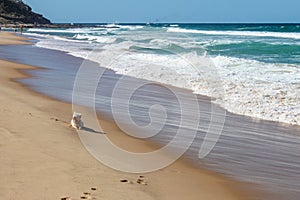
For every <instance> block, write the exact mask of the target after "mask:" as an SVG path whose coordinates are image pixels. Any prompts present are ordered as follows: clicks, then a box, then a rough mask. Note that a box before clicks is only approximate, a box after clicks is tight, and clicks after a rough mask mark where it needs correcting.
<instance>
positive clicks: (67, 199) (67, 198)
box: [60, 197, 71, 200]
mask: <svg viewBox="0 0 300 200" xmlns="http://www.w3.org/2000/svg"><path fill="white" fill-rule="evenodd" d="M60 200H71V198H70V197H62V198H60Z"/></svg>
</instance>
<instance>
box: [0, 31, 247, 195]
mask: <svg viewBox="0 0 300 200" xmlns="http://www.w3.org/2000/svg"><path fill="white" fill-rule="evenodd" d="M0 38H1V39H0V41H1V44H5V45H7V44H26V43H27V42H26V41H24V39H21V38H18V37H15V36H14V35H12V34H8V33H0ZM0 67H1V74H0V84H1V96H0V103H1V105H2V106H1V108H0V109H1V110H0V138H1V139H0V151H1V156H0V163H1V165H0V173H1V174H0V176H1V179H0V196H1V199H61V198H62V197H71V198H72V199H80V198H81V196H87V197H88V198H90V197H94V199H205V200H207V199H232V200H234V199H245V198H247V196H244V194H245V193H244V192H245V191H243V192H241V191H237V190H235V188H236V187H235V186H236V182H233V181H231V180H228V179H225V178H223V177H221V176H220V175H217V174H215V173H212V172H208V171H206V170H200V169H198V168H195V167H194V166H192V165H189V164H188V163H186V162H183V161H182V160H179V161H177V162H175V163H174V164H173V165H171V166H169V167H167V168H164V169H163V170H159V171H156V172H153V173H147V174H128V173H122V172H118V171H115V170H112V169H110V168H108V167H106V166H104V165H102V164H101V163H100V162H99V161H97V160H95V159H94V158H93V157H92V156H91V155H90V154H89V153H88V152H87V151H86V149H85V148H84V146H83V145H82V144H81V141H80V139H79V137H78V134H77V132H76V130H74V129H72V128H70V126H69V120H70V118H71V115H72V108H71V105H70V104H68V103H64V102H60V101H57V100H54V99H51V98H49V97H46V96H44V95H41V94H38V93H36V92H33V91H31V90H30V89H28V88H26V87H24V86H23V85H21V84H19V83H17V82H15V79H18V78H25V77H26V76H27V75H25V74H24V73H22V72H21V71H20V70H24V69H36V68H35V67H33V66H28V65H23V64H17V63H13V62H8V61H0ZM102 124H104V130H105V133H106V134H108V135H114V140H116V141H117V140H118V137H120V139H119V140H124V139H125V137H126V136H124V134H123V133H122V132H121V131H120V130H119V129H118V128H117V127H116V126H115V124H113V123H111V122H109V121H103V122H102ZM122 144H123V145H124V142H123V143H122ZM132 146H135V148H134V149H132V150H134V151H135V150H136V151H144V150H146V151H151V150H152V149H153V148H154V146H152V145H150V144H149V143H148V142H147V141H140V140H139V141H138V142H137V141H135V140H131V139H129V140H128V147H132ZM140 176H144V177H143V178H142V179H143V183H147V184H141V183H137V180H138V179H140ZM121 180H127V182H126V181H125V182H121ZM84 192H86V194H83V193H84ZM83 198H84V197H83Z"/></svg>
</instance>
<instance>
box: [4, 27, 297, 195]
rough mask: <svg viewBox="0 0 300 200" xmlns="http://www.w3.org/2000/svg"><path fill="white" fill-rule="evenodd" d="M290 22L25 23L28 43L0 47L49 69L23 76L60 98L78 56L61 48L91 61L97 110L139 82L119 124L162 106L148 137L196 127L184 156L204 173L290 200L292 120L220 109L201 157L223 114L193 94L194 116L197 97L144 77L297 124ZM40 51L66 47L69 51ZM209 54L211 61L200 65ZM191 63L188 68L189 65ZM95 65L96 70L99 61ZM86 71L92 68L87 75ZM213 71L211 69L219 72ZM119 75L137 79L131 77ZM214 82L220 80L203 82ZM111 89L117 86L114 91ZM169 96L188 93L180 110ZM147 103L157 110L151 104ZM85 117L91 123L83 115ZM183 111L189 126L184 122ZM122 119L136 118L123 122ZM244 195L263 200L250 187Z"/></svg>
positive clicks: (147, 120) (141, 121)
mask: <svg viewBox="0 0 300 200" xmlns="http://www.w3.org/2000/svg"><path fill="white" fill-rule="evenodd" d="M286 26H288V28H287V27H286ZM283 29H286V30H285V31H284V30H283ZM294 29H295V30H296V29H297V25H284V26H283V25H272V26H270V25H268V26H265V27H264V26H262V25H172V26H171V25H151V26H150V25H143V24H139V25H109V26H103V25H101V27H85V28H72V29H29V30H27V32H26V33H25V34H28V35H30V36H31V37H33V38H36V39H37V43H36V44H34V46H28V45H25V46H21V47H20V46H18V47H14V46H5V47H1V51H0V55H1V57H4V58H6V59H10V60H13V61H15V62H21V63H26V64H31V65H37V66H43V67H45V68H46V69H48V70H36V71H32V72H30V73H31V74H32V75H34V77H35V78H33V79H26V80H22V82H23V83H25V84H27V85H29V86H30V87H31V88H34V89H35V90H37V91H39V92H42V93H44V94H47V95H50V96H52V97H54V98H59V99H63V100H66V101H72V92H73V91H72V89H73V84H74V79H75V76H76V73H77V70H78V68H79V67H80V65H81V63H82V59H80V58H75V57H73V56H70V55H67V54H71V55H74V56H77V57H81V58H85V59H87V60H94V61H96V62H97V63H99V64H100V65H101V66H103V67H104V68H101V70H103V71H105V72H104V75H103V76H102V77H101V79H99V86H98V88H97V92H96V96H95V97H96V98H95V99H96V107H97V109H99V111H101V112H100V113H101V114H104V115H105V116H110V117H115V115H113V113H112V105H113V103H114V102H115V101H117V103H116V104H115V105H116V106H124V104H125V106H126V104H127V103H128V102H127V100H128V99H126V94H127V93H128V92H130V90H131V89H132V88H134V87H135V86H136V84H138V85H139V86H141V87H139V88H138V89H136V90H135V92H134V93H133V95H132V97H131V98H130V101H129V103H130V108H129V109H130V112H129V114H130V116H125V117H124V116H123V114H126V113H125V112H121V113H117V116H118V115H120V116H121V119H120V120H119V121H118V122H120V123H123V124H126V125H127V126H131V125H132V127H136V125H138V126H140V127H139V128H141V127H143V126H145V125H148V124H151V121H152V118H153V117H157V118H158V119H159V120H157V121H158V122H164V121H163V120H165V119H164V116H160V115H159V116H156V115H155V112H154V111H157V109H161V110H164V109H165V111H166V113H167V116H166V123H165V124H164V125H165V126H164V127H163V128H162V130H161V131H160V132H159V133H158V134H157V135H156V136H155V137H154V138H153V139H154V140H155V141H157V142H159V143H162V144H167V143H169V142H170V140H171V139H172V138H174V134H175V133H176V132H177V129H178V127H182V128H183V129H184V131H185V133H189V131H195V130H196V131H197V136H196V138H195V139H194V142H193V144H192V145H191V147H190V148H189V150H188V151H187V152H186V154H185V156H186V157H188V158H190V159H191V160H193V161H194V162H195V163H200V166H201V167H203V164H205V165H206V166H207V167H208V168H209V169H210V170H214V171H218V172H221V173H223V174H224V175H226V176H230V177H233V178H236V179H238V180H242V181H246V182H250V183H254V184H255V185H256V184H258V186H257V187H258V188H259V189H261V190H263V191H267V192H270V193H271V197H269V198H268V199H295V200H297V199H299V196H300V191H299V188H300V187H299V185H300V174H299V173H298V172H299V169H300V159H299V148H300V145H299V144H300V139H299V134H298V133H299V126H285V125H283V124H281V123H275V122H270V121H265V120H253V119H252V118H249V117H243V116H238V115H234V114H231V113H228V112H227V113H225V115H226V116H225V123H224V126H223V127H222V134H221V136H220V138H219V140H218V142H217V144H216V146H214V148H213V150H212V152H210V154H209V155H208V156H207V157H205V158H204V159H199V155H198V153H199V148H200V147H201V145H202V144H203V140H204V136H205V135H209V134H208V133H209V131H208V130H209V127H210V126H211V125H213V126H214V125H220V123H222V120H220V121H213V120H212V119H214V118H216V116H217V118H218V117H220V116H219V115H218V113H219V114H224V112H217V113H214V112H212V110H211V109H212V106H211V104H210V102H209V101H207V99H208V98H206V100H204V99H202V98H200V99H199V102H198V103H199V106H200V112H199V113H197V112H196V111H195V110H193V109H191V108H189V106H190V105H193V103H195V102H193V101H191V99H189V98H187V97H186V94H187V92H186V90H180V89H179V90H177V89H176V90H175V89H174V90H172V91H170V90H169V89H166V88H165V87H164V85H159V84H153V83H152V82H151V81H150V82H149V81H145V80H143V79H147V80H153V81H156V82H160V83H167V84H170V85H175V86H178V87H181V88H186V89H190V90H193V91H194V92H196V93H200V94H207V95H209V96H215V97H216V100H215V102H216V103H218V104H219V105H221V106H223V107H224V108H226V109H227V110H230V111H232V112H235V113H240V114H243V115H249V116H253V117H258V118H266V119H270V120H274V121H281V122H286V123H294V124H299V105H300V104H299V62H297V59H298V56H299V55H298V53H297V51H298V50H297V49H298V43H299V39H298V37H299V33H298V32H295V30H294ZM291 30H293V31H291ZM275 46H276V48H274V47H275ZM40 47H42V48H40ZM46 48H48V49H56V50H63V51H65V52H66V53H67V54H66V53H62V52H59V51H52V50H48V49H46ZM279 49H281V50H279ZM258 52H260V53H258ZM207 59H208V60H209V61H211V63H213V65H210V64H211V63H210V62H207V63H206V62H204V61H207ZM190 62H192V63H193V64H194V65H195V66H191V65H190ZM203 62H204V64H203ZM84 63H86V65H84V64H83V65H81V67H83V68H88V67H89V69H93V68H92V66H94V65H95V63H93V64H90V62H84ZM94 67H98V66H97V64H96V66H94ZM105 68H109V69H112V70H114V71H115V72H116V73H117V74H115V73H113V72H112V71H111V70H105ZM195 68H196V70H195ZM94 69H95V68H94ZM90 73H91V74H92V75H93V72H90ZM211 73H212V74H216V75H217V79H214V78H216V76H212V75H211ZM123 74H125V75H128V76H132V77H138V78H142V79H136V78H128V76H122V75H123ZM92 75H91V76H92ZM205 75H208V76H207V77H206V76H205ZM89 78H90V77H88V78H87V80H86V81H87V83H89V81H90V79H89ZM123 78H125V79H126V80H127V81H125V82H122V84H119V88H118V87H117V85H118V83H119V82H120V81H122V79H123ZM215 82H217V83H218V84H216V85H214V84H212V86H211V85H207V84H206V83H215ZM149 83H150V84H149ZM220 85H221V88H222V89H223V93H221V96H217V95H216V94H218V93H215V92H214V90H213V89H218V87H220ZM116 88H117V89H119V91H121V92H120V93H118V92H116V93H114V91H115V90H116ZM91 92H93V91H88V90H84V91H83V92H82V93H81V94H80V95H79V96H80V97H83V99H85V98H88V96H89V94H91ZM174 94H176V95H178V96H181V97H185V98H184V101H183V105H184V106H185V107H186V106H187V110H186V112H185V114H187V115H183V114H182V111H183V110H182V109H181V105H179V103H180V102H179V101H178V99H177V98H176V96H174ZM219 94H220V93H219ZM152 105H161V106H162V107H163V108H161V107H154V108H153V107H152ZM150 108H152V109H150ZM151 112H152V113H154V115H151ZM158 113H160V112H158ZM195 114H196V115H197V114H199V115H200V120H199V123H198V125H199V126H198V127H197V128H196V129H193V128H192V124H193V123H194V122H195V121H196V120H195ZM84 117H85V118H84V119H85V123H86V124H88V123H89V120H88V119H86V117H87V116H84ZM182 117H183V118H184V117H185V119H186V120H187V124H185V125H182V123H183V121H182ZM119 118H120V117H119ZM129 118H132V120H133V121H134V122H135V123H136V124H128V123H129V120H128V119H129ZM115 120H116V119H115ZM212 121H213V122H214V123H211V122H212ZM154 125H155V126H154V129H155V128H157V127H160V126H159V125H160V124H154ZM152 128H153V127H152ZM214 130H215V129H214ZM151 132H152V130H151ZM143 133H144V132H142V134H143ZM188 140H189V134H184V135H182V138H181V140H180V142H182V143H180V144H178V145H177V148H181V145H184V144H185V143H186V141H188ZM272 195H274V196H272ZM249 199H261V198H260V197H257V196H256V195H255V194H253V196H251V197H249Z"/></svg>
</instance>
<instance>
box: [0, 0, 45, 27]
mask: <svg viewBox="0 0 300 200" xmlns="http://www.w3.org/2000/svg"><path fill="white" fill-rule="evenodd" d="M0 24H2V25H18V24H32V25H40V24H42V25H46V24H51V22H50V20H48V19H46V18H45V17H43V15H41V14H37V13H35V12H33V11H32V9H31V7H30V6H28V5H26V4H25V3H23V2H22V0H0Z"/></svg>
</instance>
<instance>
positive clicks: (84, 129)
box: [81, 127, 105, 134]
mask: <svg viewBox="0 0 300 200" xmlns="http://www.w3.org/2000/svg"><path fill="white" fill-rule="evenodd" d="M81 130H83V131H87V132H90V133H98V134H105V133H103V132H100V131H95V130H94V129H92V128H88V127H82V128H81Z"/></svg>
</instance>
